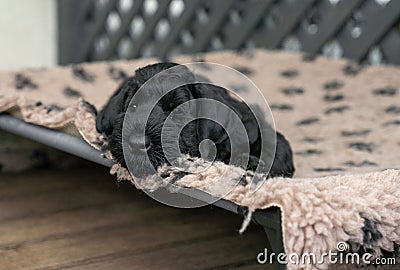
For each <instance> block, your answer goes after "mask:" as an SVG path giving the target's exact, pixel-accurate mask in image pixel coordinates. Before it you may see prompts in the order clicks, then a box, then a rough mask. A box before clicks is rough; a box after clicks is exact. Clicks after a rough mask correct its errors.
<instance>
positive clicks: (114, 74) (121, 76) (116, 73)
mask: <svg viewBox="0 0 400 270" xmlns="http://www.w3.org/2000/svg"><path fill="white" fill-rule="evenodd" d="M108 74H110V77H111V78H112V79H113V80H114V81H117V82H119V81H122V80H125V79H126V78H128V75H127V74H126V73H125V72H124V71H123V70H122V69H119V68H116V67H113V66H111V67H109V68H108Z"/></svg>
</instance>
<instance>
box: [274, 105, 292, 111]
mask: <svg viewBox="0 0 400 270" xmlns="http://www.w3.org/2000/svg"><path fill="white" fill-rule="evenodd" d="M269 107H270V108H271V110H277V111H293V106H292V105H289V104H271V105H270V106H269Z"/></svg>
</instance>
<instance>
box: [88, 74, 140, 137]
mask: <svg viewBox="0 0 400 270" xmlns="http://www.w3.org/2000/svg"><path fill="white" fill-rule="evenodd" d="M138 88H139V87H138V83H137V82H136V79H135V77H131V78H129V79H127V80H125V81H124V82H123V83H122V84H121V85H120V86H119V88H118V89H117V91H116V92H115V93H114V94H113V95H112V96H111V98H110V99H109V101H108V102H107V105H106V106H105V107H104V108H103V109H102V110H101V111H100V113H99V114H98V115H97V117H96V129H97V131H98V132H99V133H103V134H105V135H106V136H110V135H111V134H112V132H113V129H114V125H115V121H116V119H117V117H118V115H120V114H121V113H123V112H125V111H126V109H127V108H128V105H129V102H130V101H131V99H132V97H133V95H134V94H135V93H136V91H137V90H138Z"/></svg>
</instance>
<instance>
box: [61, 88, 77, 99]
mask: <svg viewBox="0 0 400 270" xmlns="http://www.w3.org/2000/svg"><path fill="white" fill-rule="evenodd" d="M63 94H64V95H66V96H67V97H73V98H79V97H81V96H82V95H81V93H79V91H78V90H74V89H72V88H70V87H66V88H64V90H63Z"/></svg>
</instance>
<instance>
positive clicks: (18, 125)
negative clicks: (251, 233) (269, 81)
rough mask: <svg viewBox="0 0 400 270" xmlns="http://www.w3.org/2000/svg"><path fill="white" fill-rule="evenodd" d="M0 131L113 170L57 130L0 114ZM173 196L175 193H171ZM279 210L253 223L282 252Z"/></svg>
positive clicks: (192, 193) (205, 197)
mask: <svg viewBox="0 0 400 270" xmlns="http://www.w3.org/2000/svg"><path fill="white" fill-rule="evenodd" d="M0 129H2V130H5V131H7V132H10V133H13V134H16V135H19V136H22V137H25V138H28V139H31V140H34V141H37V142H39V143H42V144H44V145H47V146H50V147H53V148H56V149H58V150H61V151H64V152H67V153H69V154H72V155H75V156H78V157H81V158H83V159H87V160H89V161H92V162H95V163H97V164H100V165H103V166H106V167H111V166H112V165H113V164H114V163H113V162H112V161H111V160H107V159H105V158H103V157H102V156H101V154H100V151H98V150H96V149H94V148H92V147H91V146H90V145H89V144H87V143H86V142H85V141H83V140H82V139H79V138H78V137H74V136H72V135H69V134H65V133H62V132H60V131H57V130H52V129H48V128H45V127H42V126H37V125H33V124H29V123H26V122H24V121H23V120H21V119H18V118H15V117H13V116H10V115H6V114H0ZM178 193H180V194H183V195H185V196H187V197H188V198H193V199H196V200H199V201H201V202H205V203H210V202H213V203H212V204H213V205H215V206H217V207H220V208H222V209H225V210H228V211H230V212H233V213H236V214H238V213H239V214H244V212H245V211H246V210H245V208H244V207H241V206H238V205H236V204H235V203H233V202H230V201H227V200H224V199H218V200H217V199H216V198H215V197H213V196H212V195H210V194H208V193H206V192H203V191H201V190H198V189H193V188H192V189H187V188H186V189H181V190H179V191H178ZM172 195H173V194H172ZM280 215H281V214H280V211H279V209H278V208H270V209H266V210H257V211H255V212H254V213H253V216H252V220H253V221H254V222H255V223H257V224H259V225H261V226H263V227H264V230H265V232H266V234H267V238H268V240H269V241H270V244H271V246H272V247H273V249H274V252H283V243H282V237H281V235H282V231H281V224H280V220H281V219H280Z"/></svg>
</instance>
